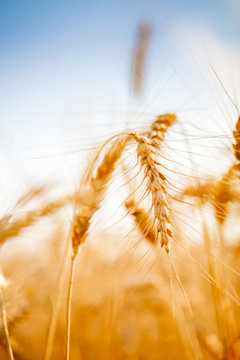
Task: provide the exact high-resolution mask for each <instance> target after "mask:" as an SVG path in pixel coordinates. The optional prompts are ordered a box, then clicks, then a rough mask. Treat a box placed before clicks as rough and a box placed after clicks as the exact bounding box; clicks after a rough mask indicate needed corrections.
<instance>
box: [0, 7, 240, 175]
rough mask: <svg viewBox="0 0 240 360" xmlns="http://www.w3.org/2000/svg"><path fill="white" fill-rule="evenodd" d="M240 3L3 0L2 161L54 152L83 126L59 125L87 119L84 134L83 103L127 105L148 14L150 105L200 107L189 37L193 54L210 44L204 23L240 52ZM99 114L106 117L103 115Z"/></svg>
mask: <svg viewBox="0 0 240 360" xmlns="http://www.w3.org/2000/svg"><path fill="white" fill-rule="evenodd" d="M237 1H238V0H236V1H234V0H229V1H227V0H195V1H194V0H169V1H162V0H149V1H139V0H128V1H126V0H122V1H115V0H111V1H110V0H105V1H104V0H102V1H101V0H99V1H96V0H88V1H87V0H86V1H81V0H79V1H76V0H75V1H74V0H69V1H63V0H41V1H34V0H30V1H26V0H22V1H12V0H0V49H1V56H0V78H1V81H0V130H1V135H0V136H1V142H2V144H4V145H2V148H1V149H2V154H4V156H2V160H1V157H0V163H1V162H2V164H3V165H1V164H0V167H1V166H4V164H5V163H4V160H3V158H5V157H6V154H8V156H10V155H9V154H10V153H12V159H13V158H14V157H15V156H16V159H17V160H16V161H17V162H18V163H21V161H22V162H23V163H24V161H25V160H24V158H25V157H28V156H31V155H32V154H33V152H34V151H33V150H29V149H30V147H31V149H33V148H34V146H36V147H37V148H38V149H41V151H42V149H43V148H44V150H46V151H47V152H51V151H53V153H54V150H52V147H51V145H52V144H53V143H54V142H58V143H59V144H60V143H63V142H64V141H65V140H64V139H65V138H67V135H68V136H69V137H68V139H69V142H71V141H73V139H74V135H76V134H72V133H71V134H66V131H65V130H63V128H62V130H61V127H59V128H58V129H57V130H56V127H55V128H54V127H53V128H52V127H51V126H52V125H53V124H64V125H65V124H66V123H68V124H71V123H74V124H76V123H79V126H80V127H79V129H78V131H79V133H81V132H83V128H84V124H86V123H87V122H88V121H89V118H87V119H86V116H84V117H83V116H81V111H85V110H88V111H91V110H106V109H109V110H114V109H118V110H119V109H126V106H125V105H126V103H129V102H130V99H129V85H130V84H129V83H130V71H131V62H132V54H133V48H134V44H135V40H136V33H137V30H138V27H139V24H140V23H141V22H143V21H150V22H151V23H152V24H153V29H154V30H153V37H152V40H151V46H150V51H149V54H148V63H147V67H148V69H147V70H148V72H147V75H148V76H147V80H146V93H148V91H150V92H152V95H151V97H150V98H149V99H150V100H151V101H150V100H149V99H148V98H147V96H146V103H149V102H150V103H151V104H153V103H154V104H155V107H154V106H152V107H151V106H149V105H148V106H145V107H143V109H144V110H148V111H150V110H151V109H152V110H153V111H156V109H157V110H158V111H160V112H162V111H170V110H172V111H176V110H183V108H181V106H183V104H185V102H186V104H187V106H188V107H191V106H192V103H191V101H189V100H188V97H189V93H187V91H186V92H184V91H183V88H184V87H185V84H184V83H185V82H186V83H187V85H188V87H189V88H191V91H193V92H194V91H195V93H196V92H197V93H198V94H200V97H201V94H202V96H203V97H204V91H202V89H200V88H199V89H197V88H196V89H195V86H196V84H197V82H198V80H197V77H196V79H195V78H194V76H195V75H193V72H194V70H193V66H192V64H191V63H190V61H189V60H187V57H186V56H185V50H183V49H184V47H185V49H186V44H185V37H184V36H185V35H189V36H190V37H191V35H192V38H191V40H190V41H192V46H190V51H189V53H191V51H192V52H193V53H195V50H194V49H195V46H196V45H197V44H198V42H199V43H200V42H202V39H200V38H199V37H198V36H196V35H194V34H191V32H193V33H194V31H195V28H196V29H197V28H201V29H202V30H204V31H205V30H206V32H207V34H211V36H212V38H214V41H213V42H214V43H217V44H218V43H219V44H223V47H224V46H226V47H229V46H230V47H231V45H232V44H233V45H234V47H235V50H236V49H237V50H239V49H238V47H239V45H238V42H239V38H240V37H239V36H240V27H239V23H240V22H239V16H240V12H239V6H238V5H237ZM183 33H184V36H183V35H182V34H183ZM204 40H205V39H204ZM203 43H204V41H203ZM219 44H218V46H219ZM181 47H183V49H181ZM210 47H211V46H210ZM216 55H217V54H216ZM220 57H221V56H220ZM230 57H231V56H230ZM216 60H218V61H219V59H216ZM213 65H215V63H214V60H213ZM180 77H181V78H182V79H183V80H181V81H180ZM233 78H234V76H233ZM165 83H166V84H167V86H166V85H164V84H165ZM185 90H186V87H185ZM191 91H190V92H191ZM190 95H191V94H190ZM147 100H149V101H147ZM168 100H169V102H168ZM203 102H204V99H203ZM74 112H75V113H74ZM73 113H74V115H73ZM76 113H77V115H76ZM94 122H95V123H96V122H99V123H100V124H101V123H102V124H103V123H104V121H103V118H102V117H96V118H94ZM105 122H106V120H105ZM81 124H82V127H81ZM36 129H37V130H36ZM64 129H65V128H64ZM95 135H98V133H97V134H95ZM63 138H64V139H63ZM6 139H7V140H6ZM46 144H47V145H46ZM49 144H50V145H49ZM41 146H42V147H41ZM28 164H29V163H28ZM45 165H46V164H45ZM27 167H28V165H27ZM23 168H24V166H23ZM18 171H19V167H18ZM6 179H7V178H6ZM6 181H8V179H7V180H6Z"/></svg>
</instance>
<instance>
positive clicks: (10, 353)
mask: <svg viewBox="0 0 240 360" xmlns="http://www.w3.org/2000/svg"><path fill="white" fill-rule="evenodd" d="M6 285H7V283H6V280H5V278H4V277H3V275H2V274H1V273H0V308H1V314H2V322H3V331H4V336H5V340H6V345H7V351H8V356H9V359H11V360H14V356H13V351H12V346H11V342H10V336H9V331H8V322H7V311H6V307H5V303H4V300H3V294H2V288H3V287H5V286H6Z"/></svg>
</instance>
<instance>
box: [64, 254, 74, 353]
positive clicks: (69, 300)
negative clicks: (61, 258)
mask: <svg viewBox="0 0 240 360" xmlns="http://www.w3.org/2000/svg"><path fill="white" fill-rule="evenodd" d="M75 264H76V256H75V255H72V258H71V269H70V278H69V283H68V296H67V327H66V348H65V359H66V360H69V356H70V335H71V313H72V290H73V279H74V273H75Z"/></svg>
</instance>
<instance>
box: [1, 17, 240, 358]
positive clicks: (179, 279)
mask: <svg viewBox="0 0 240 360" xmlns="http://www.w3.org/2000/svg"><path fill="white" fill-rule="evenodd" d="M153 33H154V28H153V26H152V25H151V24H150V22H145V23H143V24H142V25H140V26H139V29H138V32H137V35H136V37H135V47H134V51H133V54H132V55H131V56H132V58H131V61H132V64H131V73H130V76H129V77H130V79H129V82H130V88H131V91H130V94H129V99H130V100H129V102H130V105H131V106H130V110H129V109H128V110H127V111H125V107H123V109H120V110H118V111H116V113H113V112H111V111H109V113H108V116H109V118H110V122H108V123H107V125H103V124H104V121H105V120H102V119H103V118H104V117H105V115H106V113H103V114H101V113H100V111H99V112H98V113H97V114H95V115H96V117H99V118H100V121H99V123H98V122H97V121H96V122H94V121H93V122H91V121H90V120H89V123H88V115H89V114H87V113H83V116H84V117H85V127H80V131H81V132H82V133H81V135H82V138H81V139H82V140H79V143H77V144H76V146H75V147H74V146H72V147H69V148H68V147H67V146H68V145H66V144H67V141H66V144H65V145H66V148H65V149H66V153H61V154H60V156H62V157H64V156H67V159H70V158H69V157H68V156H69V155H70V156H72V154H73V153H76V154H77V155H76V156H78V155H79V154H80V155H79V158H78V157H76V158H74V161H73V162H71V161H70V160H66V163H65V165H64V167H63V168H61V166H59V168H60V170H59V173H58V174H57V175H58V176H57V178H51V177H50V176H49V175H46V178H44V177H42V178H38V176H37V175H35V176H32V178H31V181H26V183H24V184H23V186H19V188H17V191H16V192H15V193H12V194H11V197H9V199H7V200H6V199H5V203H6V204H7V205H6V206H2V208H3V210H2V208H1V218H0V309H1V315H0V359H1V360H5V359H6V360H8V359H9V360H38V359H39V360H40V359H44V360H55V359H56V360H58V359H59V360H60V359H63V360H70V359H72V360H75V359H76V360H77V359H79V360H128V359H129V360H145V359H146V360H152V359H155V360H161V359H163V360H182V359H186V360H196V359H197V360H200V359H201V360H208V359H209V360H211V359H217V360H238V359H240V227H239V216H240V201H239V200H240V191H239V188H240V115H239V114H240V111H239V107H238V102H237V96H236V97H235V96H233V93H232V92H231V91H229V89H228V87H227V86H225V82H224V79H223V78H224V76H223V77H222V76H221V75H219V73H218V71H217V70H216V68H215V66H214V64H213V65H212V64H210V66H209V64H207V67H208V70H209V74H211V75H209V78H210V77H211V79H210V81H211V80H212V79H214V86H213V93H212V94H213V95H214V97H215V100H216V103H217V106H218V108H219V113H220V114H222V115H223V118H224V120H222V121H225V120H226V122H225V123H224V122H221V121H220V120H219V122H218V121H215V122H214V119H213V116H212V109H205V108H204V109H203V106H202V107H201V104H200V101H199V103H198V100H196V98H197V97H194V95H192V94H191V96H193V98H194V101H195V100H196V103H197V104H198V105H199V107H198V108H194V109H192V108H191V107H190V106H189V105H187V108H184V107H183V106H182V108H181V106H178V107H177V106H176V107H174V108H172V109H171V108H169V109H168V111H165V110H164V108H163V106H159V109H158V111H155V108H154V111H151V106H149V104H148V100H149V98H148V97H147V95H146V91H145V83H146V74H147V73H146V67H147V59H148V58H149V57H150V56H151V54H150V53H149V48H150V46H151V40H152V35H153ZM170 81H171V80H170V78H169V79H168V80H167V84H169V83H170ZM181 81H182V80H181ZM207 81H208V79H207ZM207 81H206V83H207ZM181 84H183V81H182V82H181ZM174 86H175V85H174ZM206 87H207V86H206ZM150 90H151V89H150ZM180 92H181V91H180ZM160 95H161V96H163V97H164V95H166V94H164V89H163V91H161V92H160ZM168 95H169V94H168ZM166 97H167V95H166ZM179 98H180V95H179ZM215 100H211V101H212V103H213V102H214V101H215ZM171 101H172V102H173V103H174V95H173V99H171ZM179 103H180V102H179ZM149 109H150V110H149ZM77 116H78V115H77ZM114 116H116V118H117V121H115V123H114V120H113V118H114ZM216 117H217V115H216ZM118 119H120V120H118ZM210 123H211V126H209V128H207V125H206V124H210ZM89 124H90V125H89ZM99 124H100V127H101V129H103V128H104V131H103V135H102V134H101V131H99V128H98V127H99ZM87 125H89V127H87ZM82 129H83V130H82ZM226 129H227V130H226ZM64 131H65V130H64ZM74 131H76V130H74ZM66 137H67V130H66ZM71 145H72V144H71ZM49 148H50V150H49V151H50V153H51V147H50V146H49ZM68 149H70V150H71V151H70V153H68ZM34 150H35V148H34ZM33 153H34V151H33ZM51 156H52V157H54V156H56V157H57V156H59V154H55V153H53V155H51V154H50V156H49V158H48V154H47V156H46V158H45V159H44V161H45V162H44V166H42V167H41V169H40V170H39V169H38V174H39V173H40V172H41V173H44V170H46V173H48V170H49V169H50V168H51V166H52V163H51ZM31 161H32V162H34V157H33V160H32V159H30V160H29V163H30V164H31ZM35 161H36V163H34V166H35V167H38V161H37V160H35ZM68 161H69V162H68ZM73 168H74V170H73ZM28 170H29V169H28ZM30 170H31V169H30ZM30 170H29V171H30ZM72 170H73V171H72ZM33 172H34V171H33ZM36 174H37V173H36ZM19 177H20V175H19ZM13 183H14V184H15V185H16V184H17V185H19V184H18V179H17V177H16V178H15V179H13ZM67 183H68V184H69V183H70V186H65V185H66V184H67ZM6 188H7V187H6ZM2 192H3V195H4V189H2ZM6 192H7V190H6Z"/></svg>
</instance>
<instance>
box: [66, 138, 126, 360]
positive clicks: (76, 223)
mask: <svg viewBox="0 0 240 360" xmlns="http://www.w3.org/2000/svg"><path fill="white" fill-rule="evenodd" d="M126 143H127V140H126V137H121V136H120V137H119V138H117V139H116V140H115V141H114V142H113V144H112V145H111V147H110V149H109V151H108V152H107V153H106V154H105V156H104V158H103V160H102V163H101V165H100V166H99V167H98V168H97V172H96V175H95V176H94V177H93V178H92V179H91V180H90V182H89V185H88V187H87V188H86V187H84V188H83V189H81V190H80V192H81V194H82V196H83V198H84V200H83V201H82V202H81V203H79V202H77V203H76V204H75V205H76V206H75V213H74V219H73V232H72V256H71V271H70V280H69V285H68V298H67V328H66V348H65V356H66V360H68V359H69V356H70V328H71V326H70V324H71V302H72V286H73V280H74V269H75V261H76V257H77V255H78V251H79V247H80V245H81V244H83V243H84V241H85V240H86V238H87V235H88V229H89V226H90V222H91V219H92V217H93V215H94V214H95V213H96V212H97V210H98V209H99V207H100V205H101V203H102V201H103V199H104V197H105V192H106V189H107V186H108V184H109V182H110V180H111V178H112V175H113V172H114V170H115V167H116V164H117V162H118V161H119V159H120V158H121V156H122V153H123V151H124V149H125V146H126Z"/></svg>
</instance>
